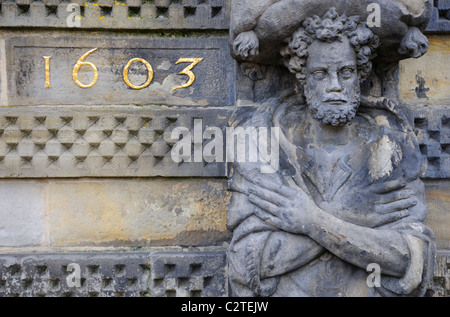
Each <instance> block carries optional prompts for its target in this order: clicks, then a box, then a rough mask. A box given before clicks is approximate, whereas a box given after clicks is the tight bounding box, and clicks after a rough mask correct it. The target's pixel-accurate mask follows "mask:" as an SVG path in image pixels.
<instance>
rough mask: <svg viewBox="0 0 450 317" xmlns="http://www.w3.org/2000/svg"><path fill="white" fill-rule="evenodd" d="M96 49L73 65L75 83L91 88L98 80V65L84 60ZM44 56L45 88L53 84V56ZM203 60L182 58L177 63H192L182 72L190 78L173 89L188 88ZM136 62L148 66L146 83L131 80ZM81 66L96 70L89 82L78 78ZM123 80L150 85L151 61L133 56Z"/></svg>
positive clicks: (126, 67)
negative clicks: (133, 65)
mask: <svg viewBox="0 0 450 317" xmlns="http://www.w3.org/2000/svg"><path fill="white" fill-rule="evenodd" d="M96 50H97V48H94V49H92V50H90V51H88V52H86V53H85V54H83V55H82V56H81V57H80V59H79V60H77V62H76V63H75V66H74V67H73V72H72V79H73V81H74V82H75V84H77V85H78V86H79V87H81V88H91V87H92V86H94V85H95V84H96V83H97V81H98V69H97V67H96V66H95V65H94V64H93V63H91V62H85V61H84V60H85V59H86V57H88V56H89V55H90V54H92V53H93V52H95V51H96ZM43 58H44V60H45V86H44V88H51V86H50V58H51V56H43ZM202 60H203V58H180V59H179V60H178V61H177V62H176V64H180V63H190V64H189V66H187V67H186V68H185V69H183V70H182V71H181V72H180V74H182V75H187V76H188V77H189V80H188V82H187V83H186V84H184V85H181V86H177V87H174V88H173V90H177V89H182V88H187V87H189V86H191V85H192V84H193V83H194V81H195V75H194V73H193V72H192V69H193V68H194V67H195V66H196V65H197V64H198V63H200V62H201V61H202ZM135 62H140V63H142V64H144V65H145V67H146V68H147V72H148V76H147V81H146V82H145V83H144V84H142V85H134V84H132V83H131V82H130V80H129V78H128V69H129V68H130V66H131V64H133V63H135ZM81 66H88V67H90V68H92V71H93V72H94V79H93V80H92V81H91V82H90V83H88V84H83V83H82V82H80V81H79V79H78V71H79V70H80V68H81ZM123 80H124V81H125V83H126V84H127V85H128V86H129V87H131V88H133V89H143V88H145V87H147V86H148V85H150V83H151V82H152V80H153V68H152V65H150V63H149V62H147V61H146V60H145V59H142V58H133V59H131V60H129V61H128V63H127V64H126V65H125V67H124V69H123Z"/></svg>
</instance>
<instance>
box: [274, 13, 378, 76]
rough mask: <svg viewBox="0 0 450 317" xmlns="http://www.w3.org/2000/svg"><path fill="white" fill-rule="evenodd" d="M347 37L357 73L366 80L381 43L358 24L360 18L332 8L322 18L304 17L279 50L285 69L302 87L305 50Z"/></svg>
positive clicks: (306, 55) (305, 57)
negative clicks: (321, 43)
mask: <svg viewBox="0 0 450 317" xmlns="http://www.w3.org/2000/svg"><path fill="white" fill-rule="evenodd" d="M344 36H346V37H347V38H348V39H349V40H350V44H351V45H352V47H353V49H354V50H355V52H356V58H357V61H356V62H357V68H358V74H359V78H360V80H361V81H363V80H365V79H366V78H367V77H368V76H369V74H370V72H371V70H372V63H371V60H372V59H373V58H374V57H375V56H376V53H375V51H376V49H377V48H378V46H379V45H380V40H379V38H378V36H376V35H375V34H374V33H373V32H372V31H371V30H370V29H369V28H368V27H367V26H366V23H359V17H358V16H353V17H347V16H346V15H345V14H343V15H341V16H340V15H339V14H338V13H337V11H336V9H335V8H331V9H330V10H329V11H328V12H327V13H325V14H324V16H323V17H322V18H320V17H318V16H314V17H312V18H307V19H306V20H305V21H304V22H303V24H302V27H301V28H300V29H298V30H297V31H296V32H295V33H294V34H293V35H292V37H291V38H289V39H288V41H289V42H288V45H287V46H285V47H284V48H283V49H282V50H281V52H280V53H281V55H282V56H283V58H284V63H285V65H286V67H287V68H288V69H289V70H290V71H291V72H292V73H294V74H295V75H296V77H297V79H298V80H299V82H300V83H301V84H304V83H305V82H306V74H307V72H306V68H305V66H306V59H307V58H308V55H309V52H308V47H309V46H310V45H311V44H312V42H314V41H315V40H320V41H323V42H329V43H332V42H334V41H337V40H342V38H343V37H344Z"/></svg>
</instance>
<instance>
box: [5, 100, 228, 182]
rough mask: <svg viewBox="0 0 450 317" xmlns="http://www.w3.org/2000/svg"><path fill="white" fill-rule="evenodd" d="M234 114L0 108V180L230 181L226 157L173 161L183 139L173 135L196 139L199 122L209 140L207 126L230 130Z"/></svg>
mask: <svg viewBox="0 0 450 317" xmlns="http://www.w3.org/2000/svg"><path fill="white" fill-rule="evenodd" d="M230 115H231V110H230V109H228V108H214V109H186V108H184V109H181V108H172V109H171V108H162V109H161V107H143V106H141V107H137V106H134V107H133V106H122V107H120V106H116V107H106V106H105V107H93V106H92V107H20V108H1V109H0V177H6V178H10V177H17V178H22V177H86V176H91V177H121V176H126V177H144V176H171V177H174V176H206V177H216V176H224V175H225V173H226V172H225V163H224V159H223V157H221V158H220V159H221V160H220V159H219V158H218V159H217V160H213V161H211V160H210V161H209V162H208V161H206V160H204V157H203V155H200V159H199V161H195V160H194V157H192V159H191V162H185V161H182V162H180V163H178V162H175V161H174V159H173V157H172V148H173V146H174V145H175V144H176V143H177V142H178V141H179V139H180V138H181V137H180V136H176V138H172V132H173V130H174V129H175V128H186V129H188V130H189V131H191V134H192V135H193V133H194V129H193V128H194V120H195V119H197V120H200V121H201V125H202V131H200V135H199V136H200V139H203V132H204V131H205V129H206V127H207V126H209V127H217V128H219V129H221V130H222V129H225V127H226V125H227V121H228V118H229V116H230ZM224 135H225V133H224ZM221 141H223V145H225V139H223V140H221ZM192 142H194V138H192ZM202 142H203V141H202ZM206 144H207V140H204V142H203V143H202V145H201V147H202V149H203V148H204V146H206ZM193 148H194V145H192V149H193Z"/></svg>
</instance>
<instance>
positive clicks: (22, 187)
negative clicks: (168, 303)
mask: <svg viewBox="0 0 450 317" xmlns="http://www.w3.org/2000/svg"><path fill="white" fill-rule="evenodd" d="M447 2H448V1H437V3H436V12H437V15H435V18H434V20H433V22H432V24H430V28H429V33H428V35H429V36H430V44H431V45H430V52H429V53H428V54H427V55H426V56H424V57H422V58H420V59H419V60H417V61H416V60H414V61H410V60H407V61H403V62H401V64H400V67H399V72H398V74H397V75H398V79H399V96H400V100H401V102H402V103H403V104H405V105H408V106H410V109H411V110H412V115H413V121H414V123H415V128H416V131H417V135H418V136H419V139H420V142H421V150H422V153H423V156H424V162H425V163H426V164H427V165H426V168H425V169H424V170H425V171H426V172H425V173H424V175H423V179H424V181H425V183H426V186H427V201H428V205H429V216H428V219H427V225H429V226H430V227H431V228H432V229H433V230H434V232H435V234H436V237H437V245H438V248H439V257H438V262H437V263H438V265H437V269H436V274H435V276H436V277H435V285H434V288H433V291H430V295H433V294H434V296H448V292H449V291H450V282H449V278H450V271H449V270H450V267H449V263H450V262H449V259H450V253H449V252H450V229H449V228H450V217H449V215H448V211H449V206H450V202H449V201H450V198H449V194H448V193H449V192H450V190H449V187H450V182H449V180H448V178H449V177H450V96H449V93H448V87H449V78H448V74H449V73H450V72H449V71H448V70H449V65H448V63H447V62H448V55H449V54H450V50H449V47H448V46H449V43H450V38H449V35H448V33H446V32H449V31H450V28H449V27H448V22H447V20H446V19H447V18H448V14H447V12H448V9H449V7H448V6H447V5H448V3H447ZM73 3H78V4H80V6H78V7H77V8H79V10H80V11H79V14H80V16H81V19H80V25H79V27H68V24H67V18H68V16H69V13H70V12H68V11H67V6H68V3H67V2H62V1H59V0H43V1H27V0H21V1H18V0H17V1H7V2H2V3H1V10H0V28H1V32H0V65H1V67H0V102H1V107H0V198H1V199H0V219H2V220H1V221H0V296H226V295H227V294H228V287H227V279H226V274H227V272H226V249H227V243H228V242H229V239H230V237H231V235H230V233H229V232H228V231H227V228H226V206H227V203H228V195H227V178H226V168H225V164H224V163H222V162H219V163H217V162H208V160H207V158H206V157H205V156H204V155H203V157H200V160H196V159H195V158H196V151H197V150H200V153H201V152H202V151H201V150H203V154H204V153H205V151H206V147H207V144H208V142H209V139H207V138H206V139H204V140H203V138H201V137H200V139H198V138H197V139H196V138H195V136H194V137H193V140H192V144H191V145H192V162H191V163H186V162H184V163H176V162H175V161H174V160H173V158H172V157H171V150H172V148H173V146H174V145H175V144H176V141H177V140H176V139H174V138H173V137H172V132H173V131H174V129H175V128H187V129H189V130H191V131H194V130H195V129H196V128H197V129H201V130H200V135H203V132H204V131H205V129H206V128H208V127H218V128H219V129H220V130H222V131H224V129H225V127H226V126H227V122H228V119H229V117H230V115H231V113H232V111H233V109H234V106H235V100H236V95H238V94H240V93H241V92H242V91H246V90H247V89H248V88H249V87H251V85H252V84H251V83H249V81H248V79H244V78H243V77H242V74H241V73H240V70H239V69H238V68H237V67H236V66H235V64H234V62H233V61H232V59H231V57H230V55H229V52H228V27H229V22H228V21H229V8H230V1H229V0H178V1H176V0H172V1H169V0H154V1H146V0H142V1H141V0H127V1H114V2H113V1H107V0H98V1H89V2H84V1H78V0H77V1H73ZM94 48H97V50H95V51H92V52H91V53H90V54H88V55H86V56H85V58H84V59H83V60H80V59H81V58H82V56H83V55H85V54H86V53H87V52H89V51H91V50H92V49H94ZM45 57H50V58H47V59H46V58H45ZM134 58H140V59H141V60H139V61H135V62H133V63H132V64H131V65H130V66H129V68H128V72H127V75H128V83H127V82H126V80H125V79H124V78H125V76H124V73H123V70H124V67H125V65H127V63H128V62H129V61H130V60H132V59H134ZM182 58H184V59H191V61H188V62H186V61H185V62H183V61H181V62H180V63H177V62H179V61H180V59H182ZM193 58H203V60H202V61H200V62H199V63H198V64H196V65H195V66H194V67H193V68H192V72H193V74H195V80H194V82H193V83H191V85H190V86H188V87H186V88H180V89H176V90H174V88H177V87H180V86H183V85H185V84H186V83H187V82H188V79H189V78H190V77H189V75H187V74H184V75H183V74H180V72H182V71H183V70H185V69H186V67H187V66H188V65H190V64H192V63H193V62H192V59H193ZM142 60H144V61H147V62H148V63H149V64H150V65H151V71H150V69H149V68H148V67H147V66H146V65H145V64H144V63H143V62H142ZM77 61H79V62H80V63H85V64H84V65H83V64H82V65H81V66H80V67H79V69H78V72H77V75H78V80H79V83H80V84H81V85H89V83H93V82H95V84H94V85H93V86H92V87H89V88H82V87H81V86H80V85H77V84H76V83H75V80H74V77H73V74H74V67H75V65H76V63H77ZM46 63H48V72H46V66H47V65H46ZM87 63H92V64H91V65H95V67H96V69H97V73H98V78H97V80H96V79H95V77H94V73H95V71H94V70H93V67H92V66H89V65H88V64H87ZM150 73H152V76H153V78H152V82H151V84H149V85H148V86H147V87H145V88H142V89H136V86H139V85H143V84H144V83H145V82H146V80H147V79H148V78H149V77H150ZM130 84H131V85H130ZM132 86H134V88H133V87H132ZM196 122H197V123H198V122H201V126H199V125H198V124H196ZM70 264H76V265H78V266H79V268H80V272H79V273H80V277H81V284H80V285H78V286H73V287H69V285H68V281H70V280H71V278H72V276H73V275H72V274H73V273H72V272H75V271H73V270H72V269H71V266H70Z"/></svg>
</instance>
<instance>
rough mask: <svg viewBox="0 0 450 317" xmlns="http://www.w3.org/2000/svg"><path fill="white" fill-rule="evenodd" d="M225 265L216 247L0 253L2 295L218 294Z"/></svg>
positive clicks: (224, 290)
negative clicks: (157, 250)
mask: <svg viewBox="0 0 450 317" xmlns="http://www.w3.org/2000/svg"><path fill="white" fill-rule="evenodd" d="M71 264H72V265H73V264H75V265H78V267H79V268H80V271H79V272H78V273H79V275H78V274H76V273H75V271H74V269H73V267H71V266H70V265H71ZM225 266H226V254H225V252H220V251H218V252H149V253H132V252H127V253H68V254H67V253H66V254H39V255H29V254H27V255H25V254H20V255H0V297H16V296H20V297H44V296H46V297H141V296H146V297H149V296H178V297H197V296H203V297H211V296H215V297H219V296H226V295H227V284H226V268H225ZM75 278H79V284H78V285H76V284H74V283H75Z"/></svg>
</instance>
